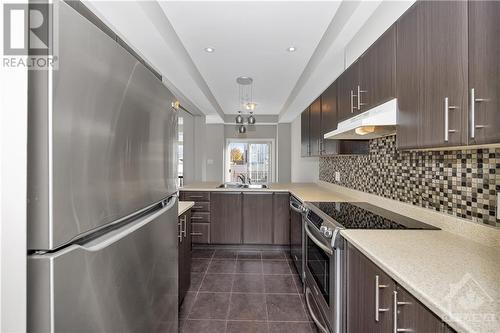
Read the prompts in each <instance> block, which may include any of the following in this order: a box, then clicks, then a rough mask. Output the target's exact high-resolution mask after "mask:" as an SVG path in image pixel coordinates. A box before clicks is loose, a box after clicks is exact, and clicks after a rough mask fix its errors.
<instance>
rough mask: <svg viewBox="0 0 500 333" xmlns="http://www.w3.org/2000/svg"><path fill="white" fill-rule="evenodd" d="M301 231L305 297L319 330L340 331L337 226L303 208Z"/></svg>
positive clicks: (340, 252) (340, 240) (340, 258)
mask: <svg viewBox="0 0 500 333" xmlns="http://www.w3.org/2000/svg"><path fill="white" fill-rule="evenodd" d="M302 218H303V225H304V231H305V254H304V256H305V258H304V263H305V264H304V270H305V281H304V283H305V299H306V304H307V308H308V310H309V313H310V314H311V317H312V318H313V320H314V321H315V323H316V326H317V327H318V330H319V331H320V332H322V333H341V332H344V328H345V323H344V322H345V321H344V311H343V300H344V292H345V291H344V288H342V283H343V278H344V266H345V265H344V244H343V238H342V237H338V236H339V235H338V231H339V228H337V227H336V226H335V225H333V224H331V223H330V222H328V221H326V220H325V219H323V218H321V217H320V216H319V215H318V214H316V213H315V212H313V211H311V210H310V209H308V208H307V205H306V207H305V209H304V211H303V213H302ZM332 240H333V241H332Z"/></svg>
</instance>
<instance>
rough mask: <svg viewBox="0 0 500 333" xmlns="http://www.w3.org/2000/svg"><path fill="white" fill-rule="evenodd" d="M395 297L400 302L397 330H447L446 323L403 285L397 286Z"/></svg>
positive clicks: (425, 331) (424, 332)
mask: <svg viewBox="0 0 500 333" xmlns="http://www.w3.org/2000/svg"><path fill="white" fill-rule="evenodd" d="M394 297H395V301H396V302H397V304H398V305H397V325H396V326H395V327H396V329H397V330H404V331H403V332H422V333H427V332H429V333H432V332H446V331H445V325H444V323H443V322H442V321H441V320H439V318H437V317H436V316H435V315H434V314H433V313H432V312H430V311H429V310H428V309H427V308H426V307H425V306H423V305H422V304H420V302H419V301H417V299H416V298H415V297H413V296H412V295H411V294H410V293H409V292H407V291H406V290H404V289H403V288H401V286H397V287H396V292H395V293H394ZM448 332H452V331H448Z"/></svg>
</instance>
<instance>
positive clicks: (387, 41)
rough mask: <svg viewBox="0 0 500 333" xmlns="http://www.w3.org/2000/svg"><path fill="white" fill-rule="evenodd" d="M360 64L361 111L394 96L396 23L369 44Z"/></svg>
mask: <svg viewBox="0 0 500 333" xmlns="http://www.w3.org/2000/svg"><path fill="white" fill-rule="evenodd" d="M360 66H361V69H360V91H361V94H360V97H359V101H360V105H361V110H360V111H361V112H363V111H366V110H369V109H371V108H373V107H375V106H377V105H379V104H382V103H384V102H387V101H388V100H390V99H392V98H394V97H395V96H396V25H393V26H392V27H390V28H389V30H387V31H386V32H385V33H384V34H383V35H382V36H381V37H380V38H379V39H378V40H377V41H376V42H375V43H374V44H373V45H372V46H370V48H369V49H368V51H367V52H366V53H365V54H364V55H363V56H362V57H361V59H360Z"/></svg>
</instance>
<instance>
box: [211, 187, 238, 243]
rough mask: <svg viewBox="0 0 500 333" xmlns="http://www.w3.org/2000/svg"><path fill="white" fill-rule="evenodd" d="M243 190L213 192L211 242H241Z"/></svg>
mask: <svg viewBox="0 0 500 333" xmlns="http://www.w3.org/2000/svg"><path fill="white" fill-rule="evenodd" d="M241 207H242V199H241V192H212V193H211V196H210V242H211V244H240V243H241V231H242V222H241Z"/></svg>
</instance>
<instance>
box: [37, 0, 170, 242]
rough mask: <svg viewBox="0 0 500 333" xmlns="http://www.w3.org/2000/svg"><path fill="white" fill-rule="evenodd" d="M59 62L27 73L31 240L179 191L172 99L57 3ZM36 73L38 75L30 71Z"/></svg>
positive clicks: (87, 227)
mask: <svg viewBox="0 0 500 333" xmlns="http://www.w3.org/2000/svg"><path fill="white" fill-rule="evenodd" d="M54 12H55V13H57V17H58V20H56V21H54V24H55V26H54V30H57V32H58V35H57V41H58V59H59V61H58V65H59V68H58V69H54V70H43V71H30V73H29V74H28V107H29V117H28V127H29V131H28V160H29V163H28V195H29V201H28V202H29V203H28V248H29V249H31V250H54V249H57V248H59V247H60V246H61V245H64V244H67V243H68V242H70V241H71V240H73V239H75V238H76V237H79V236H81V235H83V234H85V233H88V232H91V231H93V230H95V229H97V228H100V227H102V226H104V225H106V224H107V223H110V222H114V221H116V220H118V219H120V218H123V217H124V216H128V215H130V214H132V213H134V212H135V211H137V210H141V209H143V208H145V207H147V206H150V205H153V204H155V203H157V202H159V201H161V200H162V199H164V198H165V197H168V196H169V195H170V194H172V193H174V192H176V191H177V188H176V179H177V114H176V111H175V110H174V109H173V108H172V103H173V102H174V101H175V97H174V96H173V94H171V93H170V91H169V90H168V89H167V88H166V87H165V86H164V85H163V84H162V82H160V81H159V80H158V79H157V77H155V76H154V75H153V74H152V73H151V72H150V71H149V70H148V69H147V68H146V67H145V66H144V65H142V64H141V63H140V62H139V61H137V59H136V58H134V57H133V56H132V55H130V54H129V53H128V52H127V51H125V49H123V48H122V47H121V46H120V45H119V44H118V43H116V42H115V41H114V40H112V39H111V38H110V37H109V36H108V35H106V34H105V33H104V32H102V31H101V30H100V29H98V28H97V27H95V26H94V25H92V24H91V23H90V22H88V21H87V20H86V19H85V18H84V17H82V16H81V15H80V14H78V13H77V12H76V11H75V10H74V9H73V8H71V7H70V6H69V5H68V4H66V3H65V2H63V1H54ZM35 72H36V73H35Z"/></svg>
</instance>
